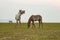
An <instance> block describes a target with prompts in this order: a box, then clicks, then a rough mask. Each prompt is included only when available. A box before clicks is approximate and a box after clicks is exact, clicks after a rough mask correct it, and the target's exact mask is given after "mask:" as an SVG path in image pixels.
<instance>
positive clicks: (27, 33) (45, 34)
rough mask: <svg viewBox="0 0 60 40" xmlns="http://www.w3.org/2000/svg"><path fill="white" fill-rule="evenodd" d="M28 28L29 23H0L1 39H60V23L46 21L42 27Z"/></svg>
mask: <svg viewBox="0 0 60 40" xmlns="http://www.w3.org/2000/svg"><path fill="white" fill-rule="evenodd" d="M35 26H36V28H32V25H31V27H30V28H29V29H28V28H27V23H22V24H21V25H18V26H17V27H15V23H0V40H60V23H44V24H43V29H42V27H40V28H39V27H38V24H37V23H36V24H35Z"/></svg>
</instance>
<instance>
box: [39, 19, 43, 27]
mask: <svg viewBox="0 0 60 40" xmlns="http://www.w3.org/2000/svg"><path fill="white" fill-rule="evenodd" d="M40 22H41V26H42V28H43V23H42V19H41V21H40Z"/></svg>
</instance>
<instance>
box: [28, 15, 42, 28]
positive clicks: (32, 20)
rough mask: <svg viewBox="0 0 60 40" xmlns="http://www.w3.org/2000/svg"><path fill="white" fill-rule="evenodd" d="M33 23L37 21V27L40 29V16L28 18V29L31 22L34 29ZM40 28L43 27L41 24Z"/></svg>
mask: <svg viewBox="0 0 60 40" xmlns="http://www.w3.org/2000/svg"><path fill="white" fill-rule="evenodd" d="M34 21H38V22H39V27H40V23H41V24H42V16H40V15H32V16H30V18H29V20H28V28H29V27H30V23H31V22H32V26H34V27H35V25H34ZM42 26H43V24H42Z"/></svg>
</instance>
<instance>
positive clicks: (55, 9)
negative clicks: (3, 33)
mask: <svg viewBox="0 0 60 40" xmlns="http://www.w3.org/2000/svg"><path fill="white" fill-rule="evenodd" d="M19 9H23V10H25V14H24V15H22V19H21V21H22V22H27V21H28V19H29V17H30V16H31V15H36V14H39V15H41V16H42V18H43V22H60V0H0V22H6V21H7V22H8V21H9V20H12V21H15V15H16V14H17V13H18V10H19Z"/></svg>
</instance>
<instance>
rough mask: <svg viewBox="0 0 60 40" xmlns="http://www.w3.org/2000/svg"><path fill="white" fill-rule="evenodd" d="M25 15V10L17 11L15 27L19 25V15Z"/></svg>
mask: <svg viewBox="0 0 60 40" xmlns="http://www.w3.org/2000/svg"><path fill="white" fill-rule="evenodd" d="M24 13H25V10H19V12H18V14H16V16H15V19H16V25H17V24H18V23H20V24H21V15H23V14H24Z"/></svg>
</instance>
